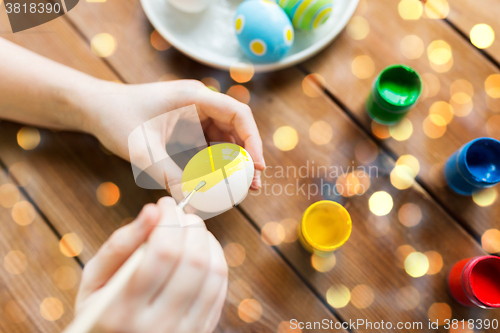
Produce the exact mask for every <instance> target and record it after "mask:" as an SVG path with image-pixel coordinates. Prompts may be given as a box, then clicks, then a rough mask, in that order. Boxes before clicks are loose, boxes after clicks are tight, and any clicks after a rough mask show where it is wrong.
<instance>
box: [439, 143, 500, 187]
mask: <svg viewBox="0 0 500 333" xmlns="http://www.w3.org/2000/svg"><path fill="white" fill-rule="evenodd" d="M445 175H446V181H447V182H448V185H449V186H450V187H451V189H452V190H454V191H455V192H457V193H459V194H463V195H471V194H472V193H474V192H476V191H479V190H482V189H484V188H487V187H491V186H494V185H496V184H498V183H499V182H500V141H498V140H495V139H492V138H478V139H475V140H472V141H470V142H469V143H467V144H465V145H463V146H462V147H461V148H460V149H459V150H457V151H456V152H455V153H454V154H453V155H451V156H450V158H448V161H447V162H446V166H445Z"/></svg>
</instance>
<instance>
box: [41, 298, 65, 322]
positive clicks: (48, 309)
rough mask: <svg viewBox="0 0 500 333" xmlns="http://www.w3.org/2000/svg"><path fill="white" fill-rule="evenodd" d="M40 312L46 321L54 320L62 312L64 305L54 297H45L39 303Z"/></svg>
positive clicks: (60, 315) (59, 316)
mask: <svg viewBox="0 0 500 333" xmlns="http://www.w3.org/2000/svg"><path fill="white" fill-rule="evenodd" d="M40 314H41V315H42V317H43V318H45V319H46V320H48V321H55V320H58V319H59V318H61V317H62V315H63V314H64V307H63V304H62V303H61V301H60V300H59V299H58V298H56V297H47V298H45V299H44V300H43V301H42V303H41V304H40Z"/></svg>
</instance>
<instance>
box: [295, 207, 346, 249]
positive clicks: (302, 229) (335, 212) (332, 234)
mask: <svg viewBox="0 0 500 333" xmlns="http://www.w3.org/2000/svg"><path fill="white" fill-rule="evenodd" d="M351 230H352V221H351V216H350V215H349V213H348V212H347V210H346V209H345V208H344V207H343V206H342V205H341V204H339V203H336V202H334V201H329V200H322V201H318V202H315V203H314V204H312V205H311V206H309V208H307V209H306V211H305V213H304V215H303V216H302V222H301V223H300V225H299V240H300V242H301V243H302V246H303V247H304V248H305V249H306V250H308V251H309V252H312V253H315V254H317V255H319V256H328V255H330V254H331V253H332V252H333V251H335V250H336V249H338V248H339V247H341V246H342V245H344V243H345V242H346V241H347V240H348V239H349V236H350V235H351Z"/></svg>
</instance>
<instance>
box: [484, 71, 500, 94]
mask: <svg viewBox="0 0 500 333" xmlns="http://www.w3.org/2000/svg"><path fill="white" fill-rule="evenodd" d="M484 89H485V90H486V93H487V94H488V95H489V96H490V97H493V98H500V74H491V75H490V76H488V78H487V79H486V81H484Z"/></svg>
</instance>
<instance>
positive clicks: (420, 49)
mask: <svg viewBox="0 0 500 333" xmlns="http://www.w3.org/2000/svg"><path fill="white" fill-rule="evenodd" d="M399 48H400V50H401V53H402V54H403V55H404V56H405V57H406V58H408V59H418V58H420V57H421V56H422V54H423V53H424V50H425V47H424V42H423V41H422V39H421V38H420V37H418V36H417V35H408V36H405V37H404V38H403V39H402V40H401V43H399Z"/></svg>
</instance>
